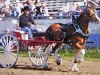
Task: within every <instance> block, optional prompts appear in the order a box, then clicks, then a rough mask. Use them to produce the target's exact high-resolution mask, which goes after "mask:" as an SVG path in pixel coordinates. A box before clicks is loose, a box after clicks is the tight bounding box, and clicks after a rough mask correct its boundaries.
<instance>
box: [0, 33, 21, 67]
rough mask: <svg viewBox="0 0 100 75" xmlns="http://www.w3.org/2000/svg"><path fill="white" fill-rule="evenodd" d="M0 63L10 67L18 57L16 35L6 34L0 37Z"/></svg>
mask: <svg viewBox="0 0 100 75" xmlns="http://www.w3.org/2000/svg"><path fill="white" fill-rule="evenodd" d="M0 43H1V44H2V45H1V46H0V48H1V49H2V50H1V51H0V54H1V56H0V64H1V65H2V66H3V67H12V66H13V65H14V64H15V63H16V61H17V59H18V51H19V50H18V48H19V47H18V42H17V39H16V37H14V36H13V35H10V34H6V35H4V36H2V37H1V39H0Z"/></svg>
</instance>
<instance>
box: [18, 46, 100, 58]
mask: <svg viewBox="0 0 100 75" xmlns="http://www.w3.org/2000/svg"><path fill="white" fill-rule="evenodd" d="M59 54H60V55H61V57H62V58H63V59H71V58H73V57H74V55H75V50H71V49H64V50H61V49H60V50H59ZM19 57H28V51H27V50H23V51H19ZM51 58H52V57H51ZM85 59H86V60H100V49H98V50H96V49H95V48H94V49H88V50H86V54H85Z"/></svg>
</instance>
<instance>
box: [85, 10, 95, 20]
mask: <svg viewBox="0 0 100 75" xmlns="http://www.w3.org/2000/svg"><path fill="white" fill-rule="evenodd" d="M92 11H93V12H95V11H94V10H92ZM83 13H84V14H85V16H86V17H87V20H88V21H93V20H94V16H95V13H93V14H92V15H91V16H90V15H89V14H90V12H89V10H88V9H86V10H84V12H83ZM88 13H89V14H88Z"/></svg>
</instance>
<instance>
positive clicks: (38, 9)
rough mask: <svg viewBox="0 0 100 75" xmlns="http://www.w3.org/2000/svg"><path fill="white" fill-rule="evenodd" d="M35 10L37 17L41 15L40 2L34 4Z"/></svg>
mask: <svg viewBox="0 0 100 75" xmlns="http://www.w3.org/2000/svg"><path fill="white" fill-rule="evenodd" d="M35 11H36V15H35V16H36V17H37V18H38V19H39V18H41V17H42V7H41V3H38V4H37V5H36V8H35Z"/></svg>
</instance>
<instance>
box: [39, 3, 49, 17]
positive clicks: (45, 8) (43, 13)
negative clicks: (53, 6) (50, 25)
mask: <svg viewBox="0 0 100 75" xmlns="http://www.w3.org/2000/svg"><path fill="white" fill-rule="evenodd" d="M41 10H42V16H44V17H45V18H47V17H48V16H49V13H48V8H47V7H46V6H45V4H44V3H42V6H41Z"/></svg>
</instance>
